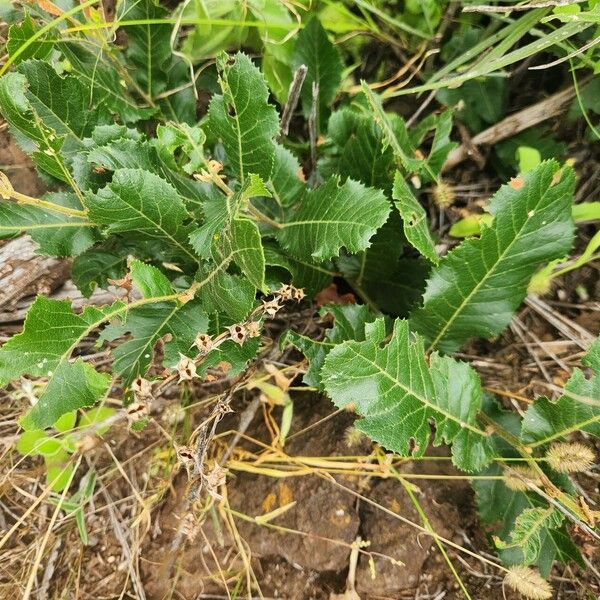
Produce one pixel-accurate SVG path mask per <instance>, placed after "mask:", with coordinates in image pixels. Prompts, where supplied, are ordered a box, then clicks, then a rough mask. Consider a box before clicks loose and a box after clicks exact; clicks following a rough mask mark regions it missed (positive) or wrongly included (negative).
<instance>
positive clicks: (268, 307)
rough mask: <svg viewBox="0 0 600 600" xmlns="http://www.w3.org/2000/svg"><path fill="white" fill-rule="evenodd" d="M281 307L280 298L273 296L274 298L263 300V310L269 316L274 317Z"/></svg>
mask: <svg viewBox="0 0 600 600" xmlns="http://www.w3.org/2000/svg"><path fill="white" fill-rule="evenodd" d="M280 309H281V303H280V302H279V299H278V298H273V300H263V310H264V312H265V313H266V314H267V315H269V317H274V316H275V315H276V314H277V313H278V312H279V310H280Z"/></svg>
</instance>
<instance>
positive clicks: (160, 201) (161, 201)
mask: <svg viewBox="0 0 600 600" xmlns="http://www.w3.org/2000/svg"><path fill="white" fill-rule="evenodd" d="M86 205H87V208H88V210H89V217H90V219H91V220H92V221H94V222H95V223H99V224H102V225H106V232H107V233H112V234H114V233H129V234H131V235H135V236H136V237H137V238H141V239H156V240H161V241H163V242H166V243H167V244H168V247H170V248H171V249H172V251H174V253H176V254H179V255H181V256H184V257H186V258H187V259H191V260H192V261H195V260H196V257H195V256H194V254H193V253H192V251H191V250H190V249H189V246H188V242H187V228H186V227H184V221H185V220H186V219H187V218H188V213H187V211H186V209H185V205H184V203H183V200H182V198H181V196H180V195H179V194H178V193H177V191H176V190H175V188H174V187H173V186H172V185H170V184H169V183H167V182H166V181H164V180H163V179H161V178H160V177H158V176H157V175H155V174H154V173H150V172H148V171H143V170H142V169H119V170H118V171H115V173H114V176H113V179H112V181H111V183H109V184H108V185H107V186H106V187H104V188H102V189H101V190H98V192H97V193H95V194H92V193H88V194H87V195H86Z"/></svg>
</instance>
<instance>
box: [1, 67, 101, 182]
mask: <svg viewBox="0 0 600 600" xmlns="http://www.w3.org/2000/svg"><path fill="white" fill-rule="evenodd" d="M17 70H18V72H12V73H8V74H7V75H5V76H4V77H2V78H0V112H1V113H2V115H3V116H4V118H5V119H6V120H7V121H8V123H9V124H10V126H11V128H12V129H13V131H14V132H16V133H18V134H19V136H20V137H19V140H20V143H21V146H22V147H23V149H24V150H25V151H26V152H27V153H28V154H30V155H31V157H32V158H33V160H34V161H35V163H36V164H37V165H38V166H39V167H40V168H42V169H43V170H44V171H46V172H47V173H49V174H50V175H52V176H53V177H56V178H57V179H60V180H61V181H64V182H69V172H68V167H67V159H68V158H69V157H72V156H73V153H74V152H75V151H76V150H78V149H79V148H80V147H81V139H82V137H83V136H84V135H85V132H86V131H87V130H88V127H89V121H88V119H89V118H90V113H89V111H88V110H87V102H86V98H85V90H84V88H83V86H82V85H81V83H80V82H79V81H78V80H77V79H76V78H75V77H70V76H68V77H64V78H63V77H60V76H59V75H58V74H57V73H56V71H54V69H53V68H52V67H51V66H50V65H49V64H48V63H45V62H42V61H39V60H30V61H27V62H24V63H21V64H20V65H19V66H18V69H17Z"/></svg>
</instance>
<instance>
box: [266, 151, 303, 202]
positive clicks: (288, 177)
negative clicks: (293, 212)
mask: <svg viewBox="0 0 600 600" xmlns="http://www.w3.org/2000/svg"><path fill="white" fill-rule="evenodd" d="M302 177H303V173H302V167H301V166H300V163H299V162H298V159H297V158H296V157H295V156H294V155H293V154H292V153H291V152H290V151H289V150H288V149H287V148H284V147H283V146H281V145H279V144H276V146H275V157H274V163H273V172H272V173H271V179H270V181H269V188H270V190H271V193H272V195H273V197H274V198H275V200H276V201H277V203H278V204H279V205H280V206H284V207H287V206H293V205H294V204H296V202H298V201H299V200H300V198H301V196H302V194H303V192H304V187H305V186H304V182H303V180H302V179H301V178H302Z"/></svg>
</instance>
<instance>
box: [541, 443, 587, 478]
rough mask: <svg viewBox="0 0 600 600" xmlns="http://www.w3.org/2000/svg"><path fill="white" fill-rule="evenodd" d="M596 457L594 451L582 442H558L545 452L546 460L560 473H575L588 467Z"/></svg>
mask: <svg viewBox="0 0 600 600" xmlns="http://www.w3.org/2000/svg"><path fill="white" fill-rule="evenodd" d="M595 459H596V456H595V455H594V451H593V450H592V449H591V448H590V447H589V446H585V445H584V444H580V443H579V442H573V443H572V444H569V443H566V442H558V443H556V444H552V446H550V448H549V450H548V452H546V462H547V463H548V464H549V465H550V466H551V467H552V468H553V469H554V470H555V471H558V472H560V473H576V472H578V471H586V470H587V469H589V468H590V467H591V466H592V465H593V464H594V461H595Z"/></svg>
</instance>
